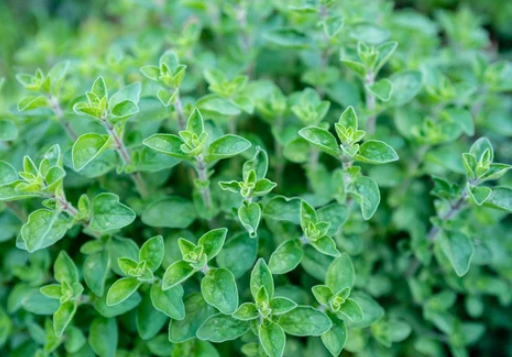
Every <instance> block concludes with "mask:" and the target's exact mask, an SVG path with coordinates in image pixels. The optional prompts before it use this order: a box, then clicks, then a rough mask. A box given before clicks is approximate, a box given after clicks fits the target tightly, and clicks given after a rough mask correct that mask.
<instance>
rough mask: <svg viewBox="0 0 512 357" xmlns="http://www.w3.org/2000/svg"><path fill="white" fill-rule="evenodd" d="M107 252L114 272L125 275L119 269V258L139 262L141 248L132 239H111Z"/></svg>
mask: <svg viewBox="0 0 512 357" xmlns="http://www.w3.org/2000/svg"><path fill="white" fill-rule="evenodd" d="M107 250H108V254H109V257H110V264H111V265H112V270H113V271H114V273H116V274H117V275H125V273H124V271H123V270H122V269H121V268H120V267H119V262H118V260H119V258H129V259H131V260H134V261H135V260H137V259H138V256H139V247H138V246H137V244H135V242H134V241H133V240H131V239H126V238H117V237H111V238H110V239H109V241H108V244H107Z"/></svg>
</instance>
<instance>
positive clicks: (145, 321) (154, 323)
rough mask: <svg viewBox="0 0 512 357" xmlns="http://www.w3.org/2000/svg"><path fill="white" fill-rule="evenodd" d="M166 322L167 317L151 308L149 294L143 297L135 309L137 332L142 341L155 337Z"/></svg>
mask: <svg viewBox="0 0 512 357" xmlns="http://www.w3.org/2000/svg"><path fill="white" fill-rule="evenodd" d="M166 322H167V316H166V315H164V314H163V313H162V312H160V311H159V310H157V309H155V308H154V307H153V303H152V301H151V298H150V296H149V294H147V295H145V296H144V298H143V299H142V302H141V303H140V305H139V306H138V307H137V316H136V325H137V332H138V333H139V336H140V338H141V339H143V340H150V339H152V338H153V337H155V336H156V335H157V334H158V332H159V331H160V330H161V329H162V327H163V326H164V325H165V323H166Z"/></svg>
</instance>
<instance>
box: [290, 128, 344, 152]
mask: <svg viewBox="0 0 512 357" xmlns="http://www.w3.org/2000/svg"><path fill="white" fill-rule="evenodd" d="M299 135H300V136H302V137H303V138H304V139H306V140H307V141H309V142H310V143H311V144H313V145H314V146H315V147H317V148H318V149H320V150H322V151H323V152H325V153H326V154H329V155H331V156H334V157H335V158H339V156H340V154H341V151H340V149H339V147H338V142H337V141H336V138H335V137H334V135H332V134H331V133H330V132H328V131H327V130H325V129H321V128H318V127H314V126H310V127H307V128H304V129H301V130H300V131H299Z"/></svg>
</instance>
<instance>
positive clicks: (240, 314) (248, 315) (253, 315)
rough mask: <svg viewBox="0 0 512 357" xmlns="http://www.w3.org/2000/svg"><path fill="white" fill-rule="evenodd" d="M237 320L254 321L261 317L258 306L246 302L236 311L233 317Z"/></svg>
mask: <svg viewBox="0 0 512 357" xmlns="http://www.w3.org/2000/svg"><path fill="white" fill-rule="evenodd" d="M232 316H233V317H234V318H235V319H238V320H244V321H249V320H254V319H257V318H258V317H259V316H260V313H259V310H258V306H256V304H254V303H252V302H245V303H243V304H242V305H240V307H239V308H238V309H237V310H236V311H235V313H234V314H233V315H232Z"/></svg>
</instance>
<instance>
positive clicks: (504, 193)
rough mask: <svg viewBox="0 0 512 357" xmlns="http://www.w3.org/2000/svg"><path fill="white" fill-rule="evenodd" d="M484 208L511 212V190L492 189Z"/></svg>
mask: <svg viewBox="0 0 512 357" xmlns="http://www.w3.org/2000/svg"><path fill="white" fill-rule="evenodd" d="M484 206H487V207H492V208H497V209H501V210H504V211H507V212H512V189H511V188H509V187H494V188H493V189H492V193H491V196H490V197H489V198H488V199H487V200H486V201H485V202H484Z"/></svg>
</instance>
